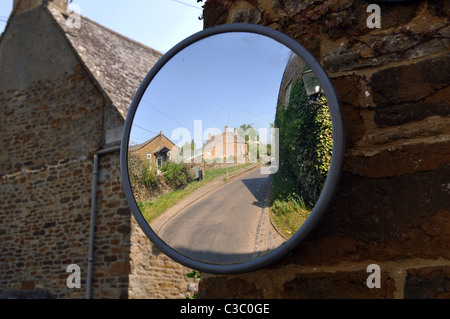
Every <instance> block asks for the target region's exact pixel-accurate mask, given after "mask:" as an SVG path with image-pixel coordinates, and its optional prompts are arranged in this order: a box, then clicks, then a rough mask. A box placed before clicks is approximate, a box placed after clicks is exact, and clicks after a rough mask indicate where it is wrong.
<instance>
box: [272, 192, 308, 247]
mask: <svg viewBox="0 0 450 319" xmlns="http://www.w3.org/2000/svg"><path fill="white" fill-rule="evenodd" d="M310 214H311V209H309V208H308V207H306V205H305V203H304V202H303V200H302V199H301V198H300V196H298V195H296V194H295V193H294V194H292V195H289V196H288V197H287V198H286V199H275V200H274V201H273V203H272V205H271V206H270V218H271V219H272V223H273V225H274V226H275V227H276V228H277V229H278V231H279V232H280V233H281V234H282V235H283V236H284V237H286V238H287V239H289V238H290V237H291V236H292V235H294V234H295V233H296V232H297V231H298V230H299V229H300V227H302V225H303V223H304V222H305V221H306V220H307V219H308V217H309V215H310Z"/></svg>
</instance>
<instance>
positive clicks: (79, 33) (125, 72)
mask: <svg viewBox="0 0 450 319" xmlns="http://www.w3.org/2000/svg"><path fill="white" fill-rule="evenodd" d="M48 10H49V11H50V13H51V14H52V16H53V17H54V19H55V20H56V22H57V23H58V25H59V26H60V27H61V29H62V31H63V32H64V33H65V35H66V37H67V39H68V40H69V41H70V43H71V45H72V47H73V49H74V50H75V51H76V53H77V54H78V56H79V57H80V58H81V60H82V61H83V63H84V64H85V66H86V67H87V68H88V69H89V71H90V73H91V74H92V76H93V77H94V78H95V79H96V81H97V82H98V83H99V85H100V86H101V87H102V89H103V91H104V92H105V94H106V95H107V96H108V97H109V98H110V99H111V101H112V103H113V104H114V106H115V107H116V108H117V110H118V112H119V113H120V115H121V116H122V117H123V118H124V119H125V118H126V115H127V112H128V108H129V106H130V104H131V101H132V100H133V97H134V95H135V93H136V91H137V89H138V87H139V85H140V84H141V82H142V81H143V79H144V78H145V76H146V75H147V73H148V72H149V71H150V69H151V68H152V67H153V65H154V64H155V63H156V62H157V61H158V60H159V58H160V57H161V56H162V53H161V52H158V51H156V50H154V49H152V48H149V47H147V46H145V45H143V44H141V43H138V42H136V41H134V40H131V39H129V38H127V37H125V36H122V35H120V34H118V33H117V32H114V31H112V30H110V29H108V28H106V27H104V26H102V25H100V24H98V23H96V22H94V21H92V20H90V19H88V18H86V17H84V16H80V18H81V21H80V22H81V23H80V24H79V27H70V26H69V24H68V23H66V21H67V18H68V16H67V15H65V14H63V13H61V12H60V11H59V10H58V9H56V8H54V7H52V6H49V7H48Z"/></svg>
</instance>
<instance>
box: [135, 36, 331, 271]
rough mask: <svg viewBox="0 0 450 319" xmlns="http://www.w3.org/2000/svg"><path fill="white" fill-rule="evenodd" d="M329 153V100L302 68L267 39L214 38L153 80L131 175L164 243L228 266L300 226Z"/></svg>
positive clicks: (140, 112) (140, 115)
mask: <svg viewBox="0 0 450 319" xmlns="http://www.w3.org/2000/svg"><path fill="white" fill-rule="evenodd" d="M332 145H333V140H332V125H331V116H330V112H329V108H328V105H327V99H326V97H325V96H324V94H323V91H322V89H321V84H320V83H319V81H317V79H316V78H315V76H314V74H313V73H312V72H311V70H310V68H309V67H308V66H307V65H306V64H305V63H304V62H303V60H302V59H301V58H300V57H298V56H297V55H296V54H294V53H293V52H292V51H291V50H290V49H289V48H287V47H285V46H284V45H282V44H280V43H279V42H277V41H275V40H273V39H271V38H269V37H266V36H263V35H259V34H253V33H246V32H239V33H238V32H232V33H223V34H218V35H215V36H212V37H209V38H205V39H202V40H200V41H198V42H195V43H194V44H192V45H190V46H188V47H186V48H185V49H183V50H181V51H180V52H178V53H177V54H176V55H175V56H174V57H173V58H172V59H170V60H169V61H168V62H167V63H166V64H165V65H164V66H163V67H162V68H161V70H160V71H159V72H158V73H157V74H156V76H155V77H154V78H153V79H152V81H151V82H150V84H149V86H148V87H147V89H146V90H145V93H144V95H143V96H142V99H141V101H140V103H139V106H138V107H137V109H136V113H135V116H134V119H133V122H132V126H131V132H130V140H129V147H128V149H129V152H128V171H129V177H130V183H131V188H132V191H133V195H134V197H135V200H136V203H137V204H138V207H139V209H140V211H141V213H142V215H143V216H144V218H145V220H146V221H147V223H148V224H149V225H150V227H151V228H152V230H153V231H154V232H155V233H156V234H157V235H158V237H160V238H161V239H162V240H163V241H164V242H165V243H166V244H167V245H169V246H170V247H172V248H173V249H175V250H176V251H178V252H179V253H181V254H183V255H185V256H187V257H189V258H191V259H194V260H198V261H201V262H204V263H210V264H237V263H243V262H247V261H251V260H253V259H255V258H258V257H260V256H262V255H265V254H267V253H269V252H270V251H272V250H274V249H276V248H278V247H279V246H280V245H281V244H282V243H284V242H285V241H286V240H288V239H289V238H290V237H291V236H293V235H294V234H295V233H296V232H297V231H298V230H299V229H300V227H301V226H302V225H303V223H304V222H305V220H306V219H307V218H308V217H309V215H310V214H311V212H312V210H313V208H314V206H315V203H316V202H317V200H318V198H319V196H320V194H321V191H322V188H323V185H324V183H325V180H326V178H327V174H328V171H329V167H330V162H331V150H332Z"/></svg>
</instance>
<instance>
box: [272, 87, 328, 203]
mask: <svg viewBox="0 0 450 319" xmlns="http://www.w3.org/2000/svg"><path fill="white" fill-rule="evenodd" d="M275 126H276V127H277V128H279V138H280V140H279V148H280V169H279V172H278V173H277V174H276V175H275V176H274V187H273V190H272V198H278V197H282V198H287V197H288V196H289V195H291V194H298V195H299V196H300V197H301V198H302V199H303V200H304V202H305V204H306V205H308V206H310V207H312V206H314V204H315V203H316V202H317V200H318V198H319V196H320V193H321V191H322V188H323V185H324V183H325V180H326V178H327V175H328V171H329V168H330V164H331V154H332V148H333V131H332V123H331V115H330V111H329V107H328V103H327V100H326V98H325V96H323V95H319V96H318V97H317V99H314V100H312V99H311V98H309V97H308V95H307V94H306V91H305V88H304V85H303V83H302V81H301V80H295V81H294V82H293V84H292V88H291V92H290V96H289V101H288V103H287V105H286V106H285V105H283V104H280V105H279V106H278V109H277V115H276V118H275Z"/></svg>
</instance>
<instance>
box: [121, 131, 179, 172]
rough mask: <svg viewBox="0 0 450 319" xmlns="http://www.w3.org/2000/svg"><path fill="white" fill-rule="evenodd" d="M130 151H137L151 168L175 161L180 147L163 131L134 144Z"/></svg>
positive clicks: (157, 167)
mask: <svg viewBox="0 0 450 319" xmlns="http://www.w3.org/2000/svg"><path fill="white" fill-rule="evenodd" d="M129 149H130V152H135V153H136V154H137V155H138V157H139V159H140V160H141V161H142V162H143V163H148V166H147V168H148V169H151V170H157V169H160V168H161V166H162V165H163V164H164V163H167V162H169V161H173V159H174V158H176V157H177V156H178V153H179V148H178V146H177V145H175V143H174V142H172V141H171V140H170V139H169V138H167V136H165V135H164V134H163V133H162V132H159V134H158V135H156V136H155V137H153V138H151V139H149V140H148V141H146V142H144V143H142V144H138V145H132V146H130V147H129Z"/></svg>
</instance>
